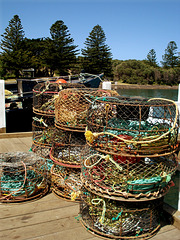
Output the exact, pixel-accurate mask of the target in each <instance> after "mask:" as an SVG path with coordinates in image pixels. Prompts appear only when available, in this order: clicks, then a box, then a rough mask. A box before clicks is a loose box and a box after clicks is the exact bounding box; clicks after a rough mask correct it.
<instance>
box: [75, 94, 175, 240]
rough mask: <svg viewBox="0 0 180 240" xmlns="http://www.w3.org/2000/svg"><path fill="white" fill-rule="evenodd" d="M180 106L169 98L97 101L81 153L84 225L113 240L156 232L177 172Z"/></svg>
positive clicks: (89, 112)
mask: <svg viewBox="0 0 180 240" xmlns="http://www.w3.org/2000/svg"><path fill="white" fill-rule="evenodd" d="M178 116H179V115H178V108H177V105H176V104H175V102H174V101H171V100H169V99H159V98H156V99H155V98H153V99H144V98H138V97H134V98H126V97H120V96H119V97H118V96H117V97H103V98H97V99H96V100H95V101H94V102H93V103H92V104H91V105H90V107H89V109H88V114H87V129H86V132H85V136H86V142H87V144H86V147H85V148H84V149H83V152H82V156H81V158H82V169H81V180H82V182H83V186H84V191H83V194H82V202H81V208H80V211H81V215H82V223H83V225H84V226H85V227H86V228H88V229H89V230H90V231H91V232H93V233H96V234H97V235H99V236H101V237H107V238H110V239H111V238H113V239H116V238H117V239H118V238H122V239H128V238H130V239H132V238H133V239H136V238H142V237H143V239H147V238H149V237H151V236H153V235H154V234H155V233H156V232H157V230H158V229H159V228H160V215H161V211H162V208H161V207H162V202H163V196H164V195H165V194H166V193H167V192H168V190H169V188H170V187H171V186H172V185H173V183H172V180H171V177H172V175H173V174H174V172H175V171H176V169H177V155H176V152H177V150H178V144H177V136H178V128H179V119H178Z"/></svg>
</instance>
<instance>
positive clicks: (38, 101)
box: [33, 81, 85, 116]
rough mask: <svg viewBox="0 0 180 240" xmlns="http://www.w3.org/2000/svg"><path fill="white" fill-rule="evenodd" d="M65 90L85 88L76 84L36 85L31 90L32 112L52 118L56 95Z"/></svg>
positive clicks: (47, 83) (54, 83)
mask: <svg viewBox="0 0 180 240" xmlns="http://www.w3.org/2000/svg"><path fill="white" fill-rule="evenodd" d="M67 88H85V86H84V85H83V84H78V83H56V82H49V81H47V82H43V83H38V84H36V86H35V87H34V89H33V112H34V113H36V114H41V115H46V116H47V115H49V116H54V110H55V107H54V102H55V99H56V97H57V95H58V93H59V92H60V91H61V90H62V89H67Z"/></svg>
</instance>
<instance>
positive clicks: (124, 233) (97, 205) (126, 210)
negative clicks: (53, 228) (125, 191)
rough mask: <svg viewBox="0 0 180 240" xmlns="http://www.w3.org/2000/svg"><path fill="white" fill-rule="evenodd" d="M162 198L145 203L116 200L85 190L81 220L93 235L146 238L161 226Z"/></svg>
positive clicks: (81, 207) (82, 199) (113, 237)
mask: <svg viewBox="0 0 180 240" xmlns="http://www.w3.org/2000/svg"><path fill="white" fill-rule="evenodd" d="M162 202H163V201H162V199H156V200H153V201H148V202H143V203H142V202H140V203H138V202H136V203H134V202H133V203H131V202H119V201H115V200H111V199H106V198H102V197H99V196H97V195H96V194H93V193H90V192H88V191H86V190H85V189H84V191H82V195H81V203H80V213H81V219H82V220H81V222H82V224H83V226H85V227H86V229H87V230H89V231H90V232H91V233H93V234H97V236H100V237H104V238H108V239H148V238H150V237H152V236H153V235H155V234H156V233H157V231H158V230H159V228H160V213H161V212H162Z"/></svg>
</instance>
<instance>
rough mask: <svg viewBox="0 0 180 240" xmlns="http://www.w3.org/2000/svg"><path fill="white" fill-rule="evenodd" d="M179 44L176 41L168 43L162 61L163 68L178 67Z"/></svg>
mask: <svg viewBox="0 0 180 240" xmlns="http://www.w3.org/2000/svg"><path fill="white" fill-rule="evenodd" d="M177 48H178V47H177V44H176V43H175V42H174V41H171V42H169V43H168V46H167V48H166V49H165V54H164V55H163V56H162V59H163V61H161V63H162V65H163V67H165V68H168V67H171V68H173V67H176V66H177V65H178V64H179V60H178V56H177Z"/></svg>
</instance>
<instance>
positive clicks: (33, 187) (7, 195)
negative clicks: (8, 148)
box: [0, 152, 48, 202]
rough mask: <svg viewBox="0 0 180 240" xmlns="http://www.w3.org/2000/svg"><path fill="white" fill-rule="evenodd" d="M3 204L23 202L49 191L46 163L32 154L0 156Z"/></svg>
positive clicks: (3, 154) (20, 153)
mask: <svg viewBox="0 0 180 240" xmlns="http://www.w3.org/2000/svg"><path fill="white" fill-rule="evenodd" d="M0 176H1V178H0V181H1V189H0V192H1V195H0V201H1V202H21V201H26V200H32V199H35V198H40V197H42V196H44V195H45V194H46V193H47V191H48V185H47V171H46V163H45V161H44V159H43V158H41V157H39V156H37V155H36V154H34V153H32V152H27V153H25V152H12V153H1V154H0Z"/></svg>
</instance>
